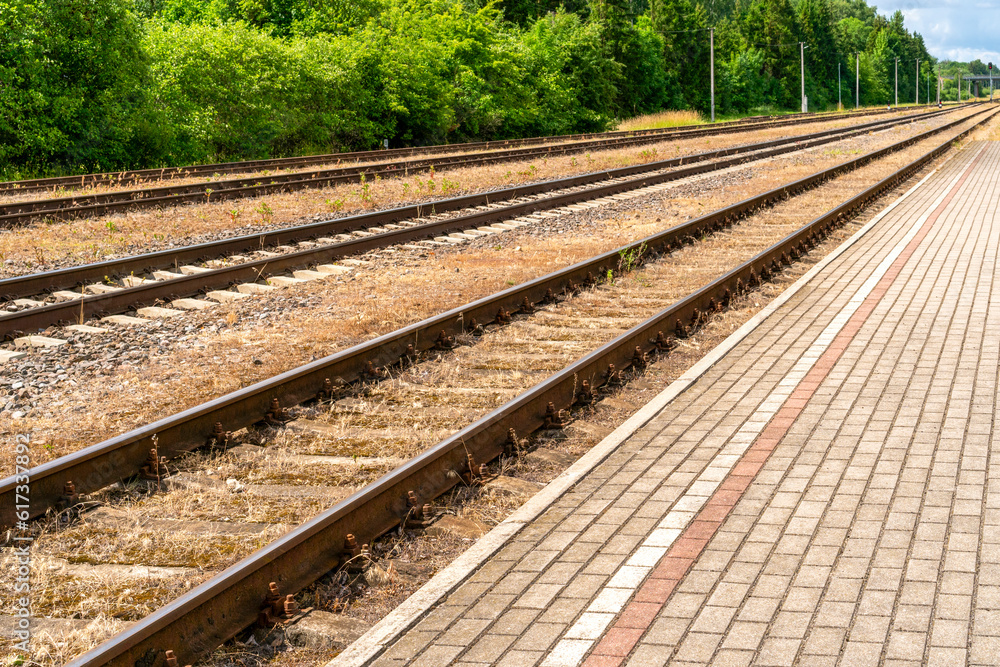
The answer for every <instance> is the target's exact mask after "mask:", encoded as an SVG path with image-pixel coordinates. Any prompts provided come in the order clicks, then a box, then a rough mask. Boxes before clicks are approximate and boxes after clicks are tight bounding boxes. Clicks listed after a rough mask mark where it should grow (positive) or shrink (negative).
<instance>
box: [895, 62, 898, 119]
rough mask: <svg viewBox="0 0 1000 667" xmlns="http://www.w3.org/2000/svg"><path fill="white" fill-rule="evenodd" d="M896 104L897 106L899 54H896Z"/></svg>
mask: <svg viewBox="0 0 1000 667" xmlns="http://www.w3.org/2000/svg"><path fill="white" fill-rule="evenodd" d="M895 91H896V106H897V107H898V106H899V56H896V85H895Z"/></svg>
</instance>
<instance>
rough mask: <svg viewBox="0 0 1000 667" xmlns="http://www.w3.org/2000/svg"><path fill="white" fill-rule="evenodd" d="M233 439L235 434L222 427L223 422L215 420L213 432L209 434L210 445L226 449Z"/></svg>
mask: <svg viewBox="0 0 1000 667" xmlns="http://www.w3.org/2000/svg"><path fill="white" fill-rule="evenodd" d="M232 439H233V434H232V433H231V432H229V431H226V430H225V429H223V428H222V422H215V426H214V427H212V433H211V434H210V435H209V436H208V445H209V446H210V447H216V448H219V449H225V448H226V447H228V446H229V443H230V442H231V441H232Z"/></svg>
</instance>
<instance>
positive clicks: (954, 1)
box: [878, 0, 1000, 62]
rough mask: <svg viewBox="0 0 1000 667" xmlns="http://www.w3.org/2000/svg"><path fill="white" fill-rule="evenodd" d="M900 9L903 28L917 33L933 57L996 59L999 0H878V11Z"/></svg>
mask: <svg viewBox="0 0 1000 667" xmlns="http://www.w3.org/2000/svg"><path fill="white" fill-rule="evenodd" d="M897 9H898V10H901V11H902V12H903V16H904V18H905V19H906V28H907V29H908V30H910V31H911V32H917V33H920V34H921V35H922V36H923V38H924V43H925V44H926V45H927V50H928V51H929V52H930V53H931V55H933V56H934V57H936V58H942V59H943V58H947V59H949V60H960V61H968V60H973V59H975V58H979V59H981V60H982V61H983V62H987V61H989V60H992V61H993V62H1000V51H998V48H1000V38H998V37H997V36H996V31H995V30H994V27H995V26H997V25H1000V2H997V1H993V0H980V1H979V2H972V3H970V2H967V1H963V0H886V1H885V2H879V3H878V11H879V13H880V14H884V15H886V16H892V14H893V13H894V12H895V11H896V10H897Z"/></svg>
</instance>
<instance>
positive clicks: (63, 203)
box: [0, 109, 952, 228]
mask: <svg viewBox="0 0 1000 667" xmlns="http://www.w3.org/2000/svg"><path fill="white" fill-rule="evenodd" d="M951 110H952V109H946V110H940V111H938V113H947V112H950V111H951ZM710 134H711V133H710ZM684 136H685V137H689V136H690V137H694V136H702V134H699V133H697V132H695V133H688V134H685V135H684ZM664 140H665V135H664V136H642V137H626V138H613V139H600V140H593V141H587V142H578V143H571V144H557V145H550V146H543V147H540V148H513V149H505V150H501V151H490V152H485V153H466V154H463V155H456V156H449V157H442V158H421V159H418V160H413V161H403V162H394V163H385V164H381V165H371V166H366V167H356V166H348V167H337V168H334V169H322V170H318V171H311V172H295V173H285V174H274V175H268V176H254V177H248V178H239V179H231V180H222V181H214V182H212V183H208V184H206V183H194V184H185V185H174V186H157V187H152V188H142V189H137V190H122V191H116V192H108V193H102V194H91V195H78V196H69V197H57V198H52V199H33V200H25V201H20V202H12V203H9V204H0V228H5V227H14V226H18V225H22V224H25V223H27V222H30V221H32V220H38V219H53V218H54V219H69V218H74V217H80V216H81V215H96V214H103V213H113V212H116V211H124V210H140V209H150V208H160V207H164V206H174V205H178V204H188V203H205V202H208V201H213V200H214V201H220V200H230V199H239V198H246V197H251V196H260V195H266V194H275V193H282V192H290V191H295V190H302V189H309V188H320V187H327V186H329V185H334V184H338V183H358V182H362V181H365V180H368V179H372V180H374V179H378V178H394V177H397V176H401V175H403V176H405V175H408V174H409V173H410V171H414V172H421V171H423V170H425V169H429V168H432V167H448V168H452V169H454V168H459V167H467V166H478V165H483V164H493V163H497V162H508V161H517V160H527V159H533V158H539V157H550V156H558V155H566V154H570V153H579V152H583V151H586V150H590V149H601V150H608V149H611V148H621V147H628V146H640V145H646V144H650V143H658V142H662V141H664Z"/></svg>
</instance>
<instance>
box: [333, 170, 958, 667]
mask: <svg viewBox="0 0 1000 667" xmlns="http://www.w3.org/2000/svg"><path fill="white" fill-rule="evenodd" d="M956 154H957V153H956ZM954 155H955V154H953V155H952V156H950V157H949V158H948V160H946V162H948V161H950V160H952V159H953V158H954ZM942 166H943V165H942ZM940 169H941V167H938V168H937V169H934V170H933V171H932V172H931V173H929V174H927V175H926V176H925V177H924V178H922V179H921V180H920V182H919V183H917V184H916V185H914V186H913V187H912V188H910V189H909V190H907V191H906V192H905V193H903V195H902V196H900V197H899V198H898V199H896V200H895V201H893V202H892V203H891V204H889V205H888V206H887V207H886V208H884V209H883V210H882V211H880V212H879V213H878V215H876V216H875V217H874V218H872V219H871V220H869V221H868V223H867V224H865V226H864V227H862V228H861V229H859V230H858V231H857V232H855V233H854V235H853V236H851V238H849V239H847V240H846V241H844V243H842V244H841V245H840V246H838V247H837V248H836V249H835V250H834V251H833V252H831V253H830V254H829V255H827V256H826V257H824V258H823V259H822V260H820V261H819V262H817V263H816V265H815V266H813V267H812V268H811V269H809V271H807V272H806V273H805V274H804V275H803V276H802V277H801V278H799V279H798V280H796V281H795V282H794V283H793V284H792V285H791V286H789V288H788V289H786V290H785V291H784V292H782V293H781V294H779V295H778V296H777V297H775V298H774V299H773V300H772V301H771V302H770V303H769V304H768V305H767V306H765V307H764V308H763V309H762V310H761V311H760V312H759V313H757V314H756V315H754V316H753V317H751V318H750V319H749V320H747V321H746V322H745V323H744V324H743V326H741V327H740V328H739V329H737V330H736V331H734V332H733V333H732V334H730V335H729V337H728V338H726V340H724V341H722V342H721V343H719V345H717V346H716V347H715V348H713V349H712V350H711V351H710V352H709V353H708V354H706V355H705V356H704V357H702V358H701V359H700V360H699V361H698V362H697V363H696V364H695V365H694V366H692V367H691V368H689V369H688V370H687V372H685V373H684V374H683V375H682V376H681V377H679V378H677V379H676V380H674V381H673V382H671V383H670V385H668V386H667V388H666V389H664V390H663V391H662V392H660V393H659V394H657V395H656V396H655V397H654V398H653V399H652V400H651V401H649V403H647V404H646V405H644V406H643V407H642V408H640V409H639V411H638V412H636V413H635V414H634V415H632V416H631V417H629V418H628V420H626V421H625V423H623V424H622V425H621V426H619V427H618V428H616V429H615V430H614V431H612V432H611V434H609V435H608V436H607V437H606V438H604V440H602V441H601V442H599V443H598V444H596V445H594V447H592V448H591V449H590V450H589V451H588V452H587V453H586V454H584V455H583V456H582V457H580V458H579V459H578V460H577V461H576V463H574V464H573V465H571V466H570V467H569V468H567V469H566V470H565V471H563V472H562V474H560V475H559V476H558V477H556V478H555V479H554V480H552V481H551V482H549V483H548V484H547V485H546V486H545V487H544V488H543V489H542V490H541V491H539V492H538V493H536V494H535V495H534V496H533V497H532V498H531V499H529V500H528V501H527V502H526V503H525V504H524V505H522V506H521V507H520V508H519V509H518V510H516V511H515V512H514V513H513V514H511V515H510V516H509V517H507V518H506V519H504V520H503V521H502V522H500V524H498V525H497V526H496V527H495V528H493V530H491V531H490V532H488V533H487V534H486V535H484V536H483V537H481V538H480V539H479V541H477V542H476V543H475V544H474V545H472V546H471V547H470V548H469V549H468V551H466V552H465V553H463V554H462V555H461V556H459V557H458V558H456V559H455V560H454V561H452V563H451V564H450V565H448V566H447V567H445V568H444V569H443V570H441V571H440V572H438V573H437V574H435V575H434V576H433V577H432V578H431V580H430V581H428V582H427V583H426V584H424V585H423V586H422V587H421V588H420V589H419V590H417V592H415V593H414V594H413V595H411V596H410V597H409V598H407V599H406V600H405V601H404V602H403V603H402V604H401V605H399V606H398V607H396V609H394V610H393V611H392V612H390V613H389V614H388V615H387V616H386V617H385V618H383V619H382V620H381V621H379V622H378V623H376V624H375V625H374V626H372V628H371V629H370V630H369V631H368V632H366V633H365V634H364V635H362V636H361V637H359V638H358V639H357V640H356V641H354V642H353V643H352V644H351V645H350V646H348V647H347V648H346V649H345V650H344V651H343V652H342V653H341V654H340V655H338V656H337V657H336V658H334V659H333V660H331V661H330V662H329V663H327V665H326V667H361V666H362V665H365V664H367V663H368V662H369V661H371V660H372V659H373V658H375V657H377V655H378V654H379V653H380V652H381V651H382V650H383V649H384V648H386V647H387V646H388V645H389V644H390V643H392V642H393V641H395V639H396V638H397V637H398V636H399V635H400V634H402V633H403V632H405V631H406V630H409V629H410V627H411V626H413V625H415V624H416V623H417V622H418V621H419V620H420V619H421V618H422V617H423V616H424V615H425V614H426V613H427V612H429V611H430V610H431V608H432V607H433V606H434V605H435V604H437V603H438V602H440V601H441V600H443V599H444V598H445V597H446V596H447V595H448V594H449V593H451V592H452V591H454V590H455V589H457V588H458V587H459V586H460V585H461V584H462V583H463V582H464V581H465V580H466V579H467V578H468V577H469V576H471V575H472V574H473V573H475V572H476V570H478V569H479V568H480V567H482V565H483V564H484V563H485V562H486V560H487V559H488V558H489V557H490V556H492V555H493V554H495V553H496V552H497V551H499V550H500V549H501V548H502V547H503V546H504V545H506V544H507V542H508V541H509V540H510V538H512V537H514V536H515V535H517V533H518V532H519V531H520V530H521V528H523V527H524V526H526V525H527V524H528V523H530V522H531V521H533V520H534V519H535V518H537V517H538V516H540V515H541V514H542V513H543V512H544V511H545V510H547V509H548V508H549V507H551V506H552V504H553V503H554V502H555V501H556V500H558V499H559V497H560V496H562V494H563V493H565V492H566V491H567V490H569V489H570V487H572V486H573V485H574V484H576V483H577V482H578V481H580V480H581V479H582V478H583V477H584V476H585V475H586V474H587V473H589V472H590V471H591V470H593V469H594V468H596V467H597V466H598V465H600V463H601V462H603V461H604V459H606V458H607V457H608V456H610V455H611V454H612V453H614V451H615V450H616V449H617V448H618V446H619V445H621V444H622V443H623V442H625V440H627V439H628V438H630V437H631V436H632V435H633V434H634V433H635V432H636V431H638V430H639V429H640V428H642V427H643V426H645V425H646V423H648V422H649V421H650V420H651V419H652V418H653V417H655V416H656V415H657V414H658V413H659V412H660V411H661V410H663V408H665V407H666V406H667V404H668V403H670V401H672V400H674V399H675V398H676V397H677V396H679V395H680V394H681V393H683V392H684V391H685V390H686V389H688V387H690V386H691V385H692V384H694V382H695V381H696V380H697V379H698V378H700V377H701V376H702V375H704V374H705V373H706V372H707V371H708V370H709V369H710V368H711V367H712V366H714V365H715V364H716V362H718V361H719V360H720V359H721V358H722V357H724V356H725V355H726V354H728V353H729V352H730V351H731V350H732V349H733V348H734V347H736V346H737V345H738V344H739V343H740V342H741V341H742V340H743V339H744V338H746V337H747V336H748V335H749V334H750V333H751V332H752V331H753V330H754V329H756V328H757V327H758V326H760V324H761V323H762V322H763V321H764V320H765V319H767V318H768V317H770V316H771V315H772V314H773V313H774V312H775V311H776V310H777V309H778V308H780V307H781V306H782V305H783V304H785V303H787V302H788V301H789V300H790V299H791V298H792V297H793V296H795V294H796V293H798V292H799V291H800V290H801V289H802V288H803V287H805V286H806V284H807V283H809V282H810V281H811V280H812V279H813V278H814V277H815V276H816V274H818V273H819V272H820V271H822V270H823V269H824V268H826V267H827V266H828V265H829V264H830V263H831V262H833V261H834V260H836V259H837V258H838V257H840V256H841V255H843V254H844V253H845V252H847V250H848V249H850V248H851V247H852V246H854V245H855V244H856V243H857V242H858V241H860V240H861V239H862V238H863V237H864V236H865V235H867V234H868V232H870V231H871V230H872V228H873V227H874V226H875V225H876V224H878V223H879V222H881V220H882V219H883V218H884V217H885V216H887V215H888V214H889V213H890V212H892V211H893V209H895V208H896V207H897V206H899V205H900V204H901V203H902V202H903V201H904V200H906V199H907V198H909V197H910V196H911V195H912V194H913V193H914V191H916V190H917V188H919V187H921V186H922V185H923V184H924V183H926V182H927V180H928V179H930V178H931V177H932V176H934V174H936V173H937V172H938V171H939V170H940Z"/></svg>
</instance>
